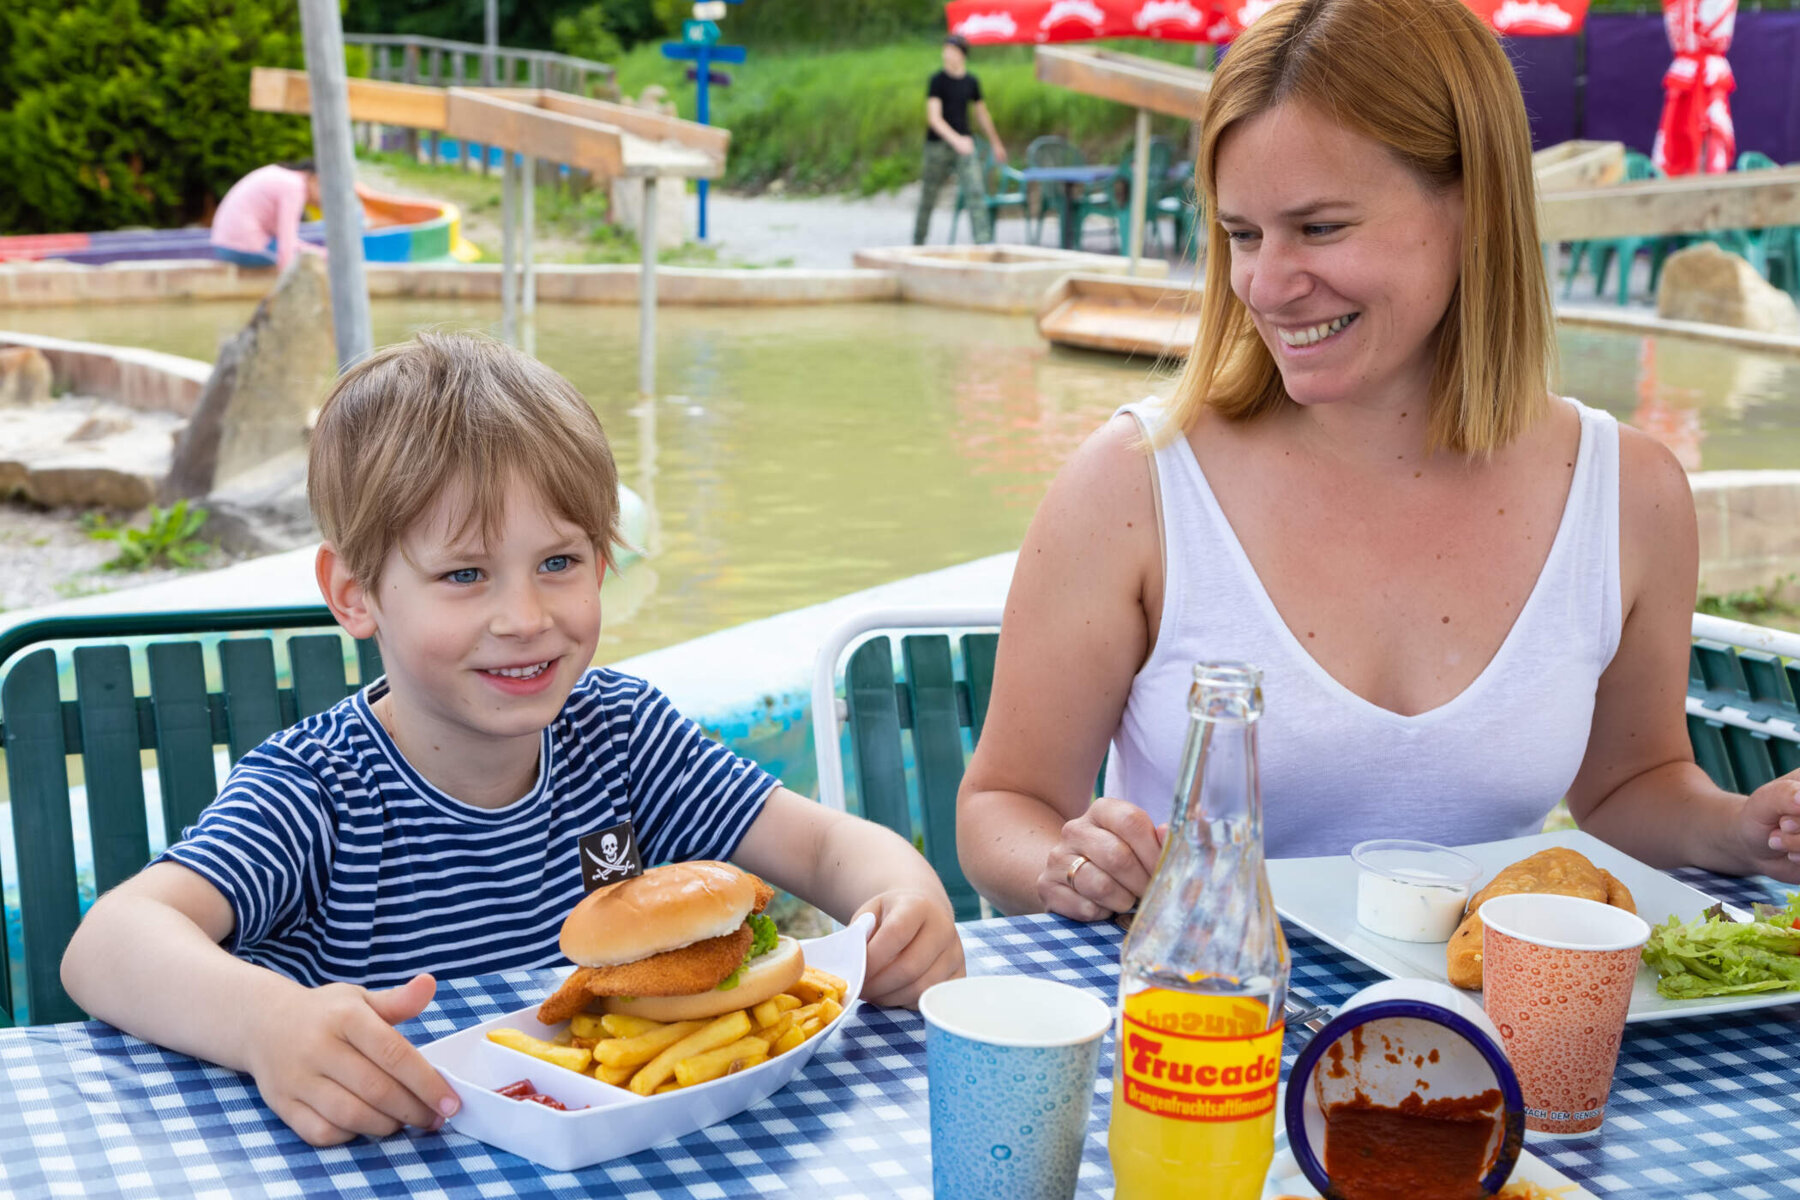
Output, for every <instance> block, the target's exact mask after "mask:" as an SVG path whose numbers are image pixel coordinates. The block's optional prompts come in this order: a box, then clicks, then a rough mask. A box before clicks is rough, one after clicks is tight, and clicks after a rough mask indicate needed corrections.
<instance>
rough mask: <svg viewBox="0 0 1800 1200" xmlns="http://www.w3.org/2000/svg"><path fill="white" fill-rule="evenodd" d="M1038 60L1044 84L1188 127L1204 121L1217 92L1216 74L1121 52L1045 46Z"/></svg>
mask: <svg viewBox="0 0 1800 1200" xmlns="http://www.w3.org/2000/svg"><path fill="white" fill-rule="evenodd" d="M1036 57H1037V77H1038V79H1039V80H1041V81H1042V82H1044V83H1052V84H1055V85H1056V86H1058V87H1066V88H1069V89H1071V90H1073V91H1077V92H1082V93H1084V94H1086V95H1089V96H1099V97H1101V98H1102V99H1105V100H1116V101H1118V102H1119V103H1120V104H1129V105H1131V106H1132V107H1133V108H1147V109H1149V110H1150V111H1151V112H1159V113H1165V114H1167V115H1169V116H1172V117H1180V118H1181V119H1183V120H1185V121H1198V120H1199V119H1200V114H1201V113H1203V112H1204V111H1205V110H1206V97H1207V95H1208V94H1209V93H1211V91H1212V72H1211V71H1202V70H1199V69H1197V68H1195V67H1183V66H1179V65H1177V64H1175V63H1168V62H1161V61H1159V60H1157V59H1154V58H1142V57H1139V56H1138V55H1136V54H1120V53H1119V52H1118V51H1116V50H1095V49H1092V48H1089V47H1085V46H1039V47H1038V48H1037V56H1036Z"/></svg>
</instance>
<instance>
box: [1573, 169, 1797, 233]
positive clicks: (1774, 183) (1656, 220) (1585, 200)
mask: <svg viewBox="0 0 1800 1200" xmlns="http://www.w3.org/2000/svg"><path fill="white" fill-rule="evenodd" d="M1773 225H1800V167H1785V168H1782V169H1779V170H1772V171H1742V172H1739V171H1733V172H1731V173H1729V174H1726V175H1684V176H1682V177H1681V178H1679V179H1647V180H1644V181H1643V182H1641V183H1618V184H1614V185H1612V186H1611V187H1597V188H1581V189H1577V190H1573V191H1566V192H1552V193H1550V194H1548V195H1543V196H1540V197H1539V198H1538V236H1539V237H1540V238H1541V239H1542V240H1543V241H1546V242H1571V241H1580V240H1583V239H1588V238H1617V237H1646V236H1654V235H1656V234H1663V233H1704V232H1706V231H1708V230H1713V229H1766V228H1768V227H1770V226H1773Z"/></svg>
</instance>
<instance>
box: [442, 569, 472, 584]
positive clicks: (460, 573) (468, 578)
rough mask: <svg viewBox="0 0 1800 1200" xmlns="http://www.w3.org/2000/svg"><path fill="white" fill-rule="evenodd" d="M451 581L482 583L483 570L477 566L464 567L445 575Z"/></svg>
mask: <svg viewBox="0 0 1800 1200" xmlns="http://www.w3.org/2000/svg"><path fill="white" fill-rule="evenodd" d="M444 578H445V579H448V580H449V581H450V582H451V583H480V582H481V571H480V570H479V569H477V568H475V567H462V568H460V569H458V570H455V571H451V572H450V573H449V574H448V575H445V576H444Z"/></svg>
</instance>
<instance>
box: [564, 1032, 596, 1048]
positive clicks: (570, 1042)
mask: <svg viewBox="0 0 1800 1200" xmlns="http://www.w3.org/2000/svg"><path fill="white" fill-rule="evenodd" d="M600 1041H601V1039H599V1038H590V1037H581V1036H579V1035H578V1034H573V1033H565V1034H561V1035H558V1037H557V1038H556V1044H557V1045H559V1046H575V1047H577V1048H579V1049H582V1050H592V1049H593V1048H594V1047H595V1046H598V1045H599V1044H600Z"/></svg>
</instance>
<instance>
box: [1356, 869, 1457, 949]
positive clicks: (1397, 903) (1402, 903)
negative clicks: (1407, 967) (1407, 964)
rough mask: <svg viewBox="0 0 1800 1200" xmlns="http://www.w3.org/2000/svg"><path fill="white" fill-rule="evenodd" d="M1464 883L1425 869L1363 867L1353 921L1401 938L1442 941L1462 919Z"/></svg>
mask: <svg viewBox="0 0 1800 1200" xmlns="http://www.w3.org/2000/svg"><path fill="white" fill-rule="evenodd" d="M1468 902H1469V888H1468V886H1467V885H1466V884H1462V883H1457V882H1454V881H1452V880H1450V879H1446V878H1445V877H1444V876H1442V875H1433V874H1430V873H1428V872H1423V871H1419V872H1408V873H1407V874H1406V876H1405V877H1401V876H1396V875H1389V874H1386V873H1383V872H1378V871H1370V870H1367V869H1365V870H1363V871H1362V872H1361V873H1360V874H1359V875H1358V876H1357V880H1356V923H1357V924H1359V925H1361V926H1362V927H1363V928H1364V929H1367V930H1368V931H1369V932H1370V933H1378V934H1380V935H1381V936H1382V937H1390V938H1393V939H1395V940H1396V941H1401V942H1443V941H1448V940H1449V939H1450V935H1451V934H1453V933H1455V932H1456V927H1457V926H1458V925H1459V924H1461V923H1462V916H1463V908H1464V907H1465V906H1466V905H1467V904H1468Z"/></svg>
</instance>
